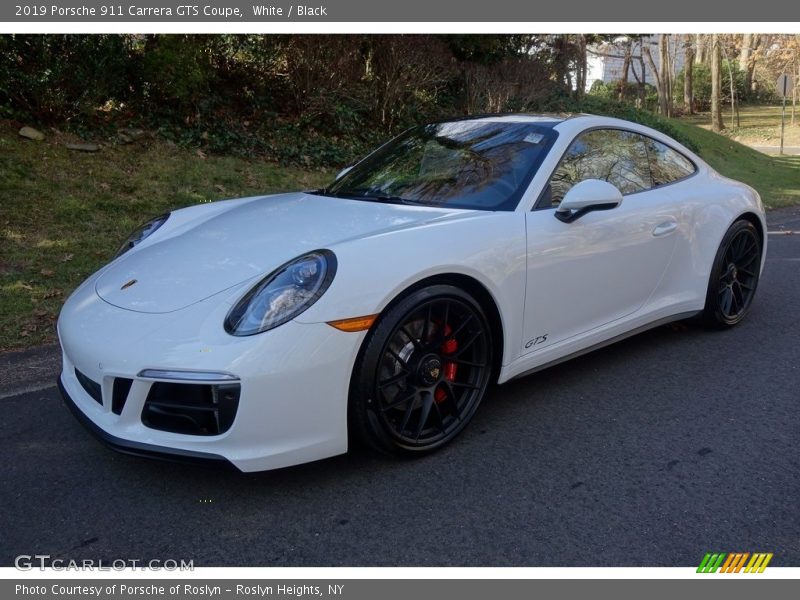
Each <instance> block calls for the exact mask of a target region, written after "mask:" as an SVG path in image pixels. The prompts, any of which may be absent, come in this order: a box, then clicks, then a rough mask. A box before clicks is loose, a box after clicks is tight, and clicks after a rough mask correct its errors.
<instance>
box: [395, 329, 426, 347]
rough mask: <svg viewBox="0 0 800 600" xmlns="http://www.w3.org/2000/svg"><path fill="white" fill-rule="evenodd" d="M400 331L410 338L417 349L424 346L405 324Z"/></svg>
mask: <svg viewBox="0 0 800 600" xmlns="http://www.w3.org/2000/svg"><path fill="white" fill-rule="evenodd" d="M400 332H401V333H402V334H403V335H404V336H406V337H407V338H408V341H410V342H411V343H412V344H413V345H414V349H415V350H419V349H420V348H422V344H420V342H419V340H418V339H417V338H415V337H414V336H413V335H411V334H410V333H409V332H408V330H407V329H406V328H405V326H403V327H401V328H400Z"/></svg>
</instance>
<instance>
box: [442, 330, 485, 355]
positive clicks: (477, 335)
mask: <svg viewBox="0 0 800 600" xmlns="http://www.w3.org/2000/svg"><path fill="white" fill-rule="evenodd" d="M482 335H483V330H482V329H479V330H478V331H476V332H475V333H473V334H472V336H471V337H470V338H469V339H468V340H467V341H466V342H464V343H463V344H461V345H460V347H459V348H458V350H457V351H456V353H455V354H452V355H448V356H453V358H458V357H460V356H461V355H462V354H464V352H466V351H467V350H469V349H470V347H471V346H472V344H474V343H475V340H477V339H478V338H480V337H481V336H482Z"/></svg>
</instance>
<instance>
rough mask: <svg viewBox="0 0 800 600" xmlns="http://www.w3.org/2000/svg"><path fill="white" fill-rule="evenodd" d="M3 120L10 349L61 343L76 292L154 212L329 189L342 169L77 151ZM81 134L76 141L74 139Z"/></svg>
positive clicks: (6, 342)
mask: <svg viewBox="0 0 800 600" xmlns="http://www.w3.org/2000/svg"><path fill="white" fill-rule="evenodd" d="M63 141H65V140H64V139H60V136H59V135H58V134H56V133H52V132H48V139H47V140H46V141H44V142H34V141H30V140H26V139H24V138H21V137H19V136H18V135H17V127H12V126H11V125H10V124H9V123H5V122H2V121H0V350H9V349H15V348H24V347H29V346H34V345H37V344H41V343H45V342H52V341H54V340H55V327H54V323H55V320H56V316H57V315H58V311H59V309H60V307H61V304H62V303H63V302H64V300H65V298H66V296H67V295H68V294H69V293H70V292H71V291H72V289H73V288H75V286H77V285H78V283H80V281H81V280H83V279H84V278H85V277H86V276H87V275H89V274H90V273H92V272H93V271H95V270H96V269H97V268H98V267H100V266H101V265H102V264H104V263H105V262H107V261H108V260H109V258H110V257H111V256H113V255H114V253H115V252H116V250H117V248H118V247H119V245H120V243H121V242H122V240H123V239H124V237H125V236H126V235H127V234H128V233H130V232H131V230H133V229H134V228H135V227H137V226H138V225H139V224H141V223H142V221H144V220H146V219H147V218H149V217H151V216H155V215H158V214H161V213H163V212H165V211H167V210H169V209H172V208H177V207H181V206H186V205H189V204H197V203H200V202H209V201H211V200H215V199H221V198H233V197H237V196H248V195H257V194H264V193H271V192H278V191H287V190H297V189H303V188H310V187H319V186H320V185H323V184H324V183H326V182H328V181H330V179H331V178H332V176H333V173H331V172H326V171H319V170H317V171H310V170H300V169H291V168H281V167H278V166H275V165H273V164H268V163H265V162H263V161H255V160H254V161H248V160H242V159H237V158H228V157H215V156H209V157H207V158H204V157H203V156H201V155H199V154H197V153H193V152H191V151H188V150H185V149H180V148H176V147H174V146H170V145H168V144H165V143H163V142H160V141H155V140H149V139H146V140H142V141H140V142H138V143H136V144H131V145H117V146H115V145H109V146H106V147H104V148H103V149H102V151H101V152H98V153H96V154H90V153H83V152H76V151H72V150H67V149H66V148H64V146H63V144H59V142H63ZM66 141H74V140H66Z"/></svg>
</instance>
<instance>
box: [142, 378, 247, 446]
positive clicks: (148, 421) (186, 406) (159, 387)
mask: <svg viewBox="0 0 800 600" xmlns="http://www.w3.org/2000/svg"><path fill="white" fill-rule="evenodd" d="M240 390H241V388H240V386H239V384H238V383H235V384H225V385H210V384H199V383H167V382H162V381H157V382H155V383H154V384H153V385H152V386H151V387H150V392H149V393H148V394H147V400H145V403H144V408H143V409H142V423H144V424H145V425H146V426H147V427H150V428H151V429H158V430H160V431H170V432H173V433H184V434H189V435H219V434H221V433H225V432H226V431H228V429H230V427H231V425H232V424H233V419H234V418H235V417H236V410H237V409H238V408H239V394H240Z"/></svg>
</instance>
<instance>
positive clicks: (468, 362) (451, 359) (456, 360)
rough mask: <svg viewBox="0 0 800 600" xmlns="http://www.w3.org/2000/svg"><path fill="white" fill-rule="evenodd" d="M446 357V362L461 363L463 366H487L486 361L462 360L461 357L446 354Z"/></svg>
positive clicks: (477, 367)
mask: <svg viewBox="0 0 800 600" xmlns="http://www.w3.org/2000/svg"><path fill="white" fill-rule="evenodd" d="M446 359H447V362H451V363H455V364H457V365H463V366H465V367H474V368H476V369H485V368H486V367H487V365H486V363H480V362H475V361H471V360H464V359H463V358H456V357H455V356H447V357H446Z"/></svg>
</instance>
